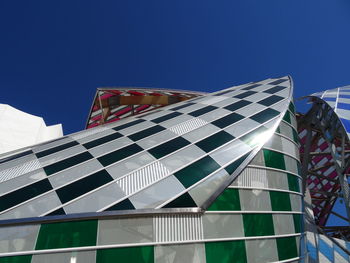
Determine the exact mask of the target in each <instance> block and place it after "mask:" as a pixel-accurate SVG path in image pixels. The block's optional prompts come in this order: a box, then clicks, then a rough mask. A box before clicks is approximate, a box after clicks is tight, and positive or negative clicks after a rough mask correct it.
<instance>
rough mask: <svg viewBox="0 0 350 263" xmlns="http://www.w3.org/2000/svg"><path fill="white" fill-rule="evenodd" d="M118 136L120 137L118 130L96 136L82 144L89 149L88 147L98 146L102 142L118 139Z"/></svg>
mask: <svg viewBox="0 0 350 263" xmlns="http://www.w3.org/2000/svg"><path fill="white" fill-rule="evenodd" d="M120 137H122V135H121V134H120V133H119V132H115V133H112V134H110V135H107V136H104V137H102V138H98V139H96V140H93V141H91V142H87V143H85V144H83V146H84V147H85V148H87V149H90V148H93V147H96V146H99V145H101V144H104V143H106V142H110V141H113V140H115V139H118V138H120Z"/></svg>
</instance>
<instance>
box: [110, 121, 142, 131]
mask: <svg viewBox="0 0 350 263" xmlns="http://www.w3.org/2000/svg"><path fill="white" fill-rule="evenodd" d="M144 121H145V120H141V119H139V120H134V121H131V122H128V123H125V124H123V125H120V126H117V127H114V128H112V129H113V130H115V131H120V130H122V129H125V128H129V127H131V126H134V125H136V124H139V123H141V122H144Z"/></svg>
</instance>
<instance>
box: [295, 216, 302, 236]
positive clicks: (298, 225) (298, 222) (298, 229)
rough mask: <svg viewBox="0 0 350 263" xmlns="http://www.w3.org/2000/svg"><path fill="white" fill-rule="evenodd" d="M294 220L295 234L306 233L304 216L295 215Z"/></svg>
mask: <svg viewBox="0 0 350 263" xmlns="http://www.w3.org/2000/svg"><path fill="white" fill-rule="evenodd" d="M293 220H294V228H295V233H301V232H304V216H303V215H302V214H294V215H293Z"/></svg>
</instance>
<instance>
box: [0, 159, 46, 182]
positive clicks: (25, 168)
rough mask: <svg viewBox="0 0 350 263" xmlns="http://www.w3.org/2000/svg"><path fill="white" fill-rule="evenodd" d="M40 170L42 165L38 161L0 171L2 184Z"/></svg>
mask: <svg viewBox="0 0 350 263" xmlns="http://www.w3.org/2000/svg"><path fill="white" fill-rule="evenodd" d="M40 168H41V165H40V163H39V161H38V160H37V159H34V160H31V161H28V162H25V163H23V164H21V165H17V166H15V167H11V168H8V169H6V170H3V171H0V182H5V181H7V180H10V179H12V178H15V177H17V176H20V175H22V174H25V173H29V172H32V171H34V170H36V169H40Z"/></svg>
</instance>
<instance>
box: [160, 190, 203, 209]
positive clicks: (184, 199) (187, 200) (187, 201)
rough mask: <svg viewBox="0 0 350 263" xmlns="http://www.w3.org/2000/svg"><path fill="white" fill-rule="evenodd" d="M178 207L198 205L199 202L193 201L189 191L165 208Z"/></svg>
mask: <svg viewBox="0 0 350 263" xmlns="http://www.w3.org/2000/svg"><path fill="white" fill-rule="evenodd" d="M176 207H197V204H196V203H195V202H194V201H193V199H192V197H191V196H190V194H189V193H184V194H182V195H181V196H179V197H178V198H176V199H175V200H173V201H171V202H170V203H168V204H166V205H165V206H164V208H176Z"/></svg>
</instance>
